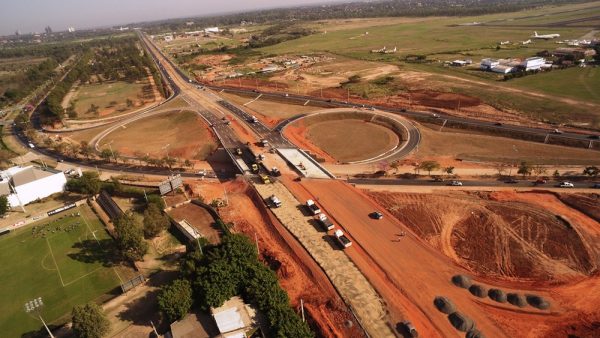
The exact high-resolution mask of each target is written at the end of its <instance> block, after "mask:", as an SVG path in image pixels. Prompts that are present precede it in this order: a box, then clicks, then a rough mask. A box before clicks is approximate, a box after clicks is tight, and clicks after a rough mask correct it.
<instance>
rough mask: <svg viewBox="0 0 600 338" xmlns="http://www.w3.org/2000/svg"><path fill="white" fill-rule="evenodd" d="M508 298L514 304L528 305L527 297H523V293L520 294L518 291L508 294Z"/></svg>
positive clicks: (519, 305)
mask: <svg viewBox="0 0 600 338" xmlns="http://www.w3.org/2000/svg"><path fill="white" fill-rule="evenodd" d="M506 300H507V301H508V302H509V303H510V304H512V305H514V306H518V307H526V306H527V301H526V300H525V297H523V295H520V294H518V293H509V294H507V295H506Z"/></svg>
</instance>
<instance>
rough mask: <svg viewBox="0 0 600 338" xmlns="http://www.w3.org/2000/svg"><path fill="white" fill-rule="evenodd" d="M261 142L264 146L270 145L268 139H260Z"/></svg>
mask: <svg viewBox="0 0 600 338" xmlns="http://www.w3.org/2000/svg"><path fill="white" fill-rule="evenodd" d="M260 144H261V145H262V146H263V147H268V146H269V141H267V140H265V139H263V140H261V141H260Z"/></svg>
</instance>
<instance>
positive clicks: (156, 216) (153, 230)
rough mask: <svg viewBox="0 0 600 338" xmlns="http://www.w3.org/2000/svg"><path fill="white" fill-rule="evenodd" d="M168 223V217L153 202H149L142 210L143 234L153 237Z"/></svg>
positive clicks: (165, 227)
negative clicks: (144, 209)
mask: <svg viewBox="0 0 600 338" xmlns="http://www.w3.org/2000/svg"><path fill="white" fill-rule="evenodd" d="M169 225H170V222H169V218H168V217H167V215H165V214H163V213H162V212H161V211H160V209H159V208H158V206H157V205H156V204H155V203H151V204H149V205H148V208H146V211H144V235H145V236H146V238H153V237H156V236H157V235H158V234H160V232H161V231H163V230H165V229H167V228H168V227H169Z"/></svg>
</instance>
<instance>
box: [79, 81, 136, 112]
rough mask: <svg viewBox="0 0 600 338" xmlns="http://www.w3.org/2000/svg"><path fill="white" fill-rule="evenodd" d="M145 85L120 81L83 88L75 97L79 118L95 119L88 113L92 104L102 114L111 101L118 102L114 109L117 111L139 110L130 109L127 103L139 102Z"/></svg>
mask: <svg viewBox="0 0 600 338" xmlns="http://www.w3.org/2000/svg"><path fill="white" fill-rule="evenodd" d="M144 85H145V84H141V83H127V82H123V81H118V82H110V83H102V84H92V85H85V86H82V87H81V88H79V90H78V91H77V94H76V97H74V102H75V111H76V112H77V115H78V117H79V118H93V117H95V116H94V114H93V113H88V112H87V111H88V109H89V108H90V106H91V105H92V104H94V105H96V106H98V107H100V108H99V111H100V112H102V110H104V109H106V108H107V107H108V106H109V105H110V102H111V101H115V102H117V105H116V106H115V108H114V109H116V110H117V111H119V110H122V111H123V112H125V111H126V110H133V109H137V108H136V107H130V108H128V107H127V105H126V101H127V99H128V98H129V99H131V100H132V101H138V100H139V98H138V94H141V93H142V87H143V86H144ZM111 109H113V108H111ZM101 115H102V113H101Z"/></svg>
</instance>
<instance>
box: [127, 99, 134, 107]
mask: <svg viewBox="0 0 600 338" xmlns="http://www.w3.org/2000/svg"><path fill="white" fill-rule="evenodd" d="M126 102H127V108H131V107H133V101H131V99H127V101H126Z"/></svg>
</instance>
